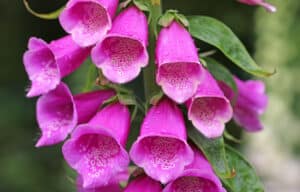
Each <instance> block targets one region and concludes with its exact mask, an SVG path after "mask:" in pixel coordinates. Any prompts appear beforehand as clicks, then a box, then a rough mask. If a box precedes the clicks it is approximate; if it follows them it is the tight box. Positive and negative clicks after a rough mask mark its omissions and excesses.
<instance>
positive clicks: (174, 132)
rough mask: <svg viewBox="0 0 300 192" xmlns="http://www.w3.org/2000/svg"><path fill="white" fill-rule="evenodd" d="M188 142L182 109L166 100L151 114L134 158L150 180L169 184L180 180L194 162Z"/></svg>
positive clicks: (144, 123)
mask: <svg viewBox="0 0 300 192" xmlns="http://www.w3.org/2000/svg"><path fill="white" fill-rule="evenodd" d="M186 139H187V135H186V128H185V124H184V119H183V115H182V113H181V111H180V109H179V108H178V107H177V106H176V104H175V103H174V102H172V101H170V100H169V99H163V100H162V101H160V103H159V104H158V105H157V106H153V107H152V108H151V109H150V110H149V112H148V114H147V116H146V118H145V119H144V122H143V124H142V127H141V132H140V136H139V137H138V140H137V141H136V142H135V143H134V144H133V146H132V148H131V150H130V157H131V159H132V160H133V162H134V163H135V164H137V165H138V166H140V167H142V168H143V169H144V170H145V172H146V174H147V175H148V176H150V177H151V178H153V179H155V180H158V181H161V182H162V183H164V184H165V183H167V182H169V181H171V180H172V179H175V178H176V177H177V176H179V175H180V174H181V173H182V171H183V170H184V167H185V166H186V165H188V164H190V163H191V162H192V160H193V158H194V156H193V151H192V150H191V148H190V147H189V145H188V144H187V142H186Z"/></svg>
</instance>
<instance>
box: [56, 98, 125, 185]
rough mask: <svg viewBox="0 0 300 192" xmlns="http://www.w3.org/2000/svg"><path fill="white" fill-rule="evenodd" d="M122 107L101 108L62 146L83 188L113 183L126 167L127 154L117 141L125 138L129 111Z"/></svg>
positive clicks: (115, 105) (117, 105) (119, 141)
mask: <svg viewBox="0 0 300 192" xmlns="http://www.w3.org/2000/svg"><path fill="white" fill-rule="evenodd" d="M124 107H125V106H123V105H121V104H119V103H116V104H112V105H109V106H107V107H105V108H104V109H103V110H101V111H100V112H99V113H98V114H97V115H96V116H95V118H94V119H92V120H91V122H90V123H89V124H84V125H80V126H78V127H77V128H76V129H75V131H74V132H73V133H72V135H71V139H69V140H68V141H67V142H66V143H65V144H64V145H63V149H62V151H63V155H64V158H65V159H66V161H67V162H68V164H69V165H70V166H71V167H72V168H73V169H75V170H76V171H77V172H78V173H79V174H80V175H81V176H82V179H83V185H82V186H83V188H97V187H102V186H106V185H109V184H111V183H115V182H116V178H119V177H120V176H119V175H120V174H123V173H124V171H126V170H127V166H128V164H129V157H128V154H127V152H126V150H125V149H124V148H123V145H124V144H122V143H121V140H122V139H123V138H124V137H125V136H124V135H126V137H127V134H128V131H129V127H130V124H129V123H130V114H129V111H128V109H127V108H126V107H125V108H126V109H127V110H126V109H125V108H124ZM107 117H109V118H107ZM113 122H115V123H113ZM120 134H124V135H120Z"/></svg>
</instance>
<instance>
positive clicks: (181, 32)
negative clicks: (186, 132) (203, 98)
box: [156, 21, 202, 103]
mask: <svg viewBox="0 0 300 192" xmlns="http://www.w3.org/2000/svg"><path fill="white" fill-rule="evenodd" d="M156 63H157V66H158V70H157V75H156V82H157V84H159V85H160V86H161V87H162V89H163V91H164V93H165V94H166V95H167V96H169V97H170V98H171V99H172V100H174V101H176V102H177V103H183V102H185V101H187V100H188V99H189V98H191V97H192V96H193V95H194V94H195V93H196V90H197V87H198V85H199V83H200V80H201V69H202V67H201V64H200V62H199V57H198V53H197V48H196V46H195V44H194V41H193V39H192V37H191V35H190V34H189V32H188V31H187V30H186V29H185V28H184V27H183V26H182V25H180V24H179V23H177V22H175V21H174V22H173V23H171V25H170V26H168V27H166V28H163V29H162V30H161V32H160V33H159V36H158V40H157V45H156Z"/></svg>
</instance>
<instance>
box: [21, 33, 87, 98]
mask: <svg viewBox="0 0 300 192" xmlns="http://www.w3.org/2000/svg"><path fill="white" fill-rule="evenodd" d="M28 49H29V50H27V51H26V52H25V54H24V57H23V61H24V65H25V70H26V72H27V74H28V76H29V79H30V81H31V87H30V89H29V92H28V93H27V97H34V96H38V95H41V94H45V93H47V92H49V91H51V90H53V89H55V88H56V86H57V85H58V84H59V83H60V80H61V78H63V77H65V76H67V75H69V74H70V73H72V72H73V71H74V70H76V69H77V68H78V67H79V66H80V65H81V64H82V63H83V61H84V60H85V59H86V58H87V57H88V55H89V54H90V48H81V47H79V46H78V45H77V44H76V43H75V42H74V41H73V40H72V39H71V37H70V36H66V37H63V38H61V39H58V40H56V41H52V42H51V43H49V44H48V43H46V42H45V41H43V40H42V39H38V38H35V37H32V38H30V39H29V42H28Z"/></svg>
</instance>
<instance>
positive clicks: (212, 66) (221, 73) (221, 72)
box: [204, 57, 237, 92]
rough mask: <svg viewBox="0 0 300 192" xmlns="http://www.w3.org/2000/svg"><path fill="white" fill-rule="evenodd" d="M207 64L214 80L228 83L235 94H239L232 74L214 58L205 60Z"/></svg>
mask: <svg viewBox="0 0 300 192" xmlns="http://www.w3.org/2000/svg"><path fill="white" fill-rule="evenodd" d="M204 60H205V63H206V66H207V68H208V70H209V71H210V72H211V73H212V75H213V76H214V78H215V79H216V80H218V81H223V82H224V83H226V84H227V85H228V86H229V87H230V88H231V89H232V90H233V91H234V92H237V87H236V83H235V81H234V79H233V76H232V73H231V72H230V71H229V70H228V69H227V68H226V67H224V66H223V65H222V64H220V63H219V62H218V61H216V60H214V59H213V58H208V57H207V58H205V59H204Z"/></svg>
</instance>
